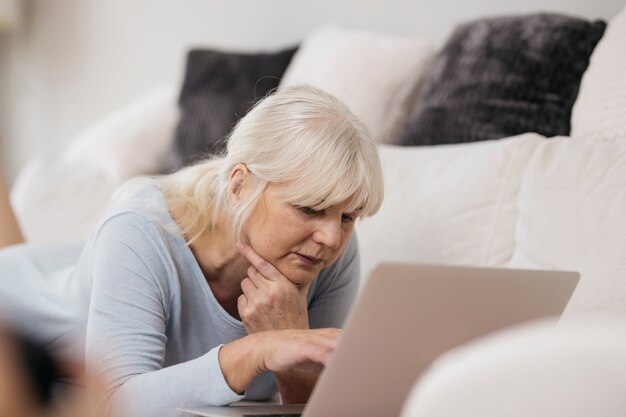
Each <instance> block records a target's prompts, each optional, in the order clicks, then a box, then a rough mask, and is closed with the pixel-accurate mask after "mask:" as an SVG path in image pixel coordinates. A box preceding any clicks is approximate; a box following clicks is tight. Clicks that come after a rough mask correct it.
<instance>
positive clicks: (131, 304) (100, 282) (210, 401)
mask: <svg viewBox="0 0 626 417" xmlns="http://www.w3.org/2000/svg"><path fill="white" fill-rule="evenodd" d="M147 223H148V221H147V220H145V219H144V218H142V217H141V216H139V215H136V214H132V213H124V214H121V215H118V216H114V217H112V218H110V219H108V220H107V222H106V223H104V225H103V226H102V227H101V228H100V230H99V232H98V234H97V235H96V236H95V238H94V240H93V242H92V247H91V253H90V254H89V256H90V257H89V262H90V273H91V275H92V276H91V278H92V282H93V284H92V296H91V303H90V309H89V319H88V323H87V338H86V360H87V364H88V366H89V367H90V368H91V369H97V370H98V372H97V373H98V374H99V375H100V378H102V379H103V380H104V381H105V382H106V384H105V385H106V397H107V401H106V402H104V403H103V404H102V408H100V410H99V414H100V415H111V416H116V417H118V416H119V417H124V416H129V417H130V416H133V417H135V416H151V417H157V416H163V417H166V416H167V417H171V416H179V415H182V414H181V413H180V412H178V411H176V408H177V407H192V406H199V405H226V404H229V403H232V402H234V401H238V400H240V399H242V396H240V395H238V394H237V393H235V392H233V391H232V390H231V389H230V388H229V387H228V385H227V383H226V381H225V379H224V376H223V374H222V371H221V368H220V365H219V361H218V352H219V349H220V346H219V345H217V346H214V347H212V348H211V349H210V350H209V351H208V352H207V353H206V354H204V355H202V356H200V357H198V358H196V359H193V360H189V361H187V362H183V363H179V364H177V365H173V366H169V367H166V368H163V365H164V363H165V356H166V344H167V342H168V338H167V336H166V334H167V326H168V325H170V323H169V320H168V319H169V304H170V297H171V296H172V290H171V288H170V287H169V286H168V285H167V282H168V281H167V279H164V277H172V276H175V273H174V266H173V263H172V261H171V258H168V257H167V249H166V248H165V247H164V240H163V239H162V238H161V236H159V233H158V228H156V227H152V228H151V227H148V226H146V224H147Z"/></svg>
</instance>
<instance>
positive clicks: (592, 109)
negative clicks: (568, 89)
mask: <svg viewBox="0 0 626 417" xmlns="http://www.w3.org/2000/svg"><path fill="white" fill-rule="evenodd" d="M572 137H574V138H577V139H584V140H595V141H621V142H626V7H625V8H623V9H622V11H621V12H620V13H619V14H618V15H616V16H615V17H614V18H613V19H612V20H611V21H610V22H609V25H608V27H607V30H606V33H605V34H604V36H603V37H602V39H601V40H600V42H599V43H598V47H597V48H596V49H595V51H594V52H593V55H591V62H590V63H589V69H588V70H587V72H585V75H584V76H583V79H582V82H581V84H580V93H579V94H578V98H577V99H576V104H574V109H573V111H572Z"/></svg>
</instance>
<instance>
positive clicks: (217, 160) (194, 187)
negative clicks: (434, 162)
mask: <svg viewBox="0 0 626 417" xmlns="http://www.w3.org/2000/svg"><path fill="white" fill-rule="evenodd" d="M237 164H245V165H246V167H247V168H248V170H249V171H250V173H251V174H253V175H252V177H253V178H254V187H253V190H252V192H251V193H250V194H249V195H248V197H247V199H246V200H245V201H243V202H242V204H240V205H237V206H232V205H230V204H228V191H229V190H228V187H229V176H230V173H231V171H232V170H233V168H234V167H235V166H236V165H237ZM156 183H157V185H158V186H159V187H160V189H161V190H162V191H163V193H164V195H165V197H166V199H167V201H168V206H169V207H170V209H172V210H173V211H174V212H176V213H177V214H178V217H179V218H178V219H177V222H178V223H179V225H184V226H183V229H182V231H183V234H184V235H185V236H186V237H187V238H188V241H189V242H190V243H191V242H192V241H193V240H195V239H197V238H198V237H200V236H201V235H202V234H204V233H206V232H207V231H209V230H211V229H212V228H214V227H216V225H217V224H218V219H219V218H220V217H225V218H226V219H227V220H228V222H229V225H230V227H231V228H232V230H231V231H232V233H233V235H234V237H235V238H238V237H239V235H240V233H241V229H242V227H243V224H244V223H245V221H246V220H247V218H248V217H249V216H250V214H251V213H252V211H253V210H254V208H255V207H256V205H257V204H258V202H259V201H260V199H261V196H262V195H263V191H264V190H265V188H266V187H267V185H268V184H270V183H288V184H289V187H287V193H286V195H285V199H286V201H287V202H289V203H291V204H294V205H298V206H304V207H311V208H313V209H316V210H322V209H325V208H328V207H330V206H332V205H336V204H339V203H341V202H344V201H349V206H348V207H347V208H346V211H355V210H357V209H360V216H371V215H373V214H375V213H376V212H377V211H378V209H379V208H380V205H381V203H382V200H383V193H384V191H383V176H382V169H381V165H380V160H379V158H378V150H377V148H376V143H375V142H374V140H373V139H372V137H371V136H370V133H369V131H368V129H367V127H366V126H365V125H364V124H363V123H362V122H361V121H360V120H359V119H358V118H357V117H356V116H355V115H354V114H353V113H352V112H350V110H349V109H348V108H347V107H346V106H345V105H344V104H343V103H342V102H340V101H339V100H338V99H337V98H335V97H334V96H332V95H330V94H327V93H325V92H323V91H321V90H319V89H316V88H313V87H311V86H304V85H301V86H293V87H287V88H285V89H282V90H279V91H278V92H275V93H273V94H271V95H269V96H267V97H266V98H264V99H263V100H261V101H259V102H258V103H257V104H256V105H255V106H254V107H253V108H252V109H251V110H250V112H249V113H248V114H247V115H246V116H245V117H243V118H242V119H241V120H240V121H239V123H238V124H237V125H236V126H235V128H234V129H233V131H232V132H231V134H230V136H229V138H228V143H227V149H226V153H225V154H224V155H222V156H216V157H212V158H210V159H207V160H204V161H201V162H199V163H197V164H195V165H193V166H190V167H187V168H183V169H182V170H180V171H178V172H176V173H174V174H171V175H168V176H164V177H160V178H157V179H156Z"/></svg>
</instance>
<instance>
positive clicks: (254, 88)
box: [165, 48, 297, 172]
mask: <svg viewBox="0 0 626 417" xmlns="http://www.w3.org/2000/svg"><path fill="white" fill-rule="evenodd" d="M296 50H297V48H290V49H287V50H284V51H280V52H276V53H260V54H243V53H228V52H222V51H217V50H192V51H190V52H189V54H188V55H187V67H186V73H185V80H184V83H183V88H182V91H181V93H180V98H179V107H180V112H181V115H180V120H179V122H178V126H177V128H176V134H175V138H174V142H173V150H172V153H171V155H170V157H169V158H168V161H167V167H166V169H165V172H172V171H175V170H177V169H179V168H182V167H183V166H186V165H190V164H192V163H194V162H196V161H198V160H200V159H203V158H205V157H207V156H208V155H209V154H219V153H221V152H223V151H224V149H225V145H226V141H225V139H226V136H227V135H228V133H229V132H230V130H231V129H232V128H233V127H234V126H235V124H236V123H237V121H238V120H239V119H240V118H241V117H243V116H245V114H246V113H247V112H248V110H249V109H250V107H251V106H252V105H253V104H254V103H255V102H256V101H257V100H259V99H261V98H263V97H264V96H265V95H266V94H268V93H269V92H270V91H271V90H272V89H274V88H276V87H278V84H279V82H280V78H281V77H282V75H283V73H284V72H285V69H286V68H287V65H289V62H290V61H291V58H292V57H293V55H294V53H295V52H296Z"/></svg>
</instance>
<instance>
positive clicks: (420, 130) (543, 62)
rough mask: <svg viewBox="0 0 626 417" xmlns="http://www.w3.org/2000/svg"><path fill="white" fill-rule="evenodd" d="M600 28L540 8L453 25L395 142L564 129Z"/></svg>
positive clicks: (429, 142)
mask: <svg viewBox="0 0 626 417" xmlns="http://www.w3.org/2000/svg"><path fill="white" fill-rule="evenodd" d="M605 27H606V24H605V23H604V22H602V21H596V22H587V21H585V20H581V19H578V18H573V17H567V16H562V15H556V14H546V13H542V14H532V15H525V16H515V17H500V18H490V19H482V20H477V21H474V22H470V23H467V24H464V25H461V26H459V27H458V28H457V29H456V30H455V31H454V33H453V34H452V36H451V37H450V39H449V40H448V41H447V43H446V45H445V46H444V48H443V50H442V51H441V52H440V53H439V54H438V55H437V57H436V58H435V60H434V62H433V65H432V67H431V68H430V69H429V71H428V72H427V73H426V74H425V75H424V78H423V79H422V81H421V85H420V86H419V89H418V92H417V94H416V96H415V101H414V102H413V109H412V111H411V113H410V116H409V117H408V119H407V122H406V125H404V126H403V127H402V128H401V129H400V134H399V136H398V137H397V138H396V140H395V142H396V143H399V144H401V145H408V146H415V145H435V144H444V143H463V142H473V141H479V140H485V139H495V138H503V137H507V136H512V135H516V134H520V133H524V132H537V133H540V134H542V135H544V136H556V135H568V134H569V131H570V115H571V111H572V106H573V104H574V100H575V99H576V95H577V94H578V88H579V85H580V80H581V77H582V75H583V73H584V72H585V70H586V68H587V66H588V64H589V57H590V55H591V53H592V51H593V49H594V47H595V46H596V44H597V43H598V41H599V40H600V38H601V37H602V34H603V33H604V29H605Z"/></svg>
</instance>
